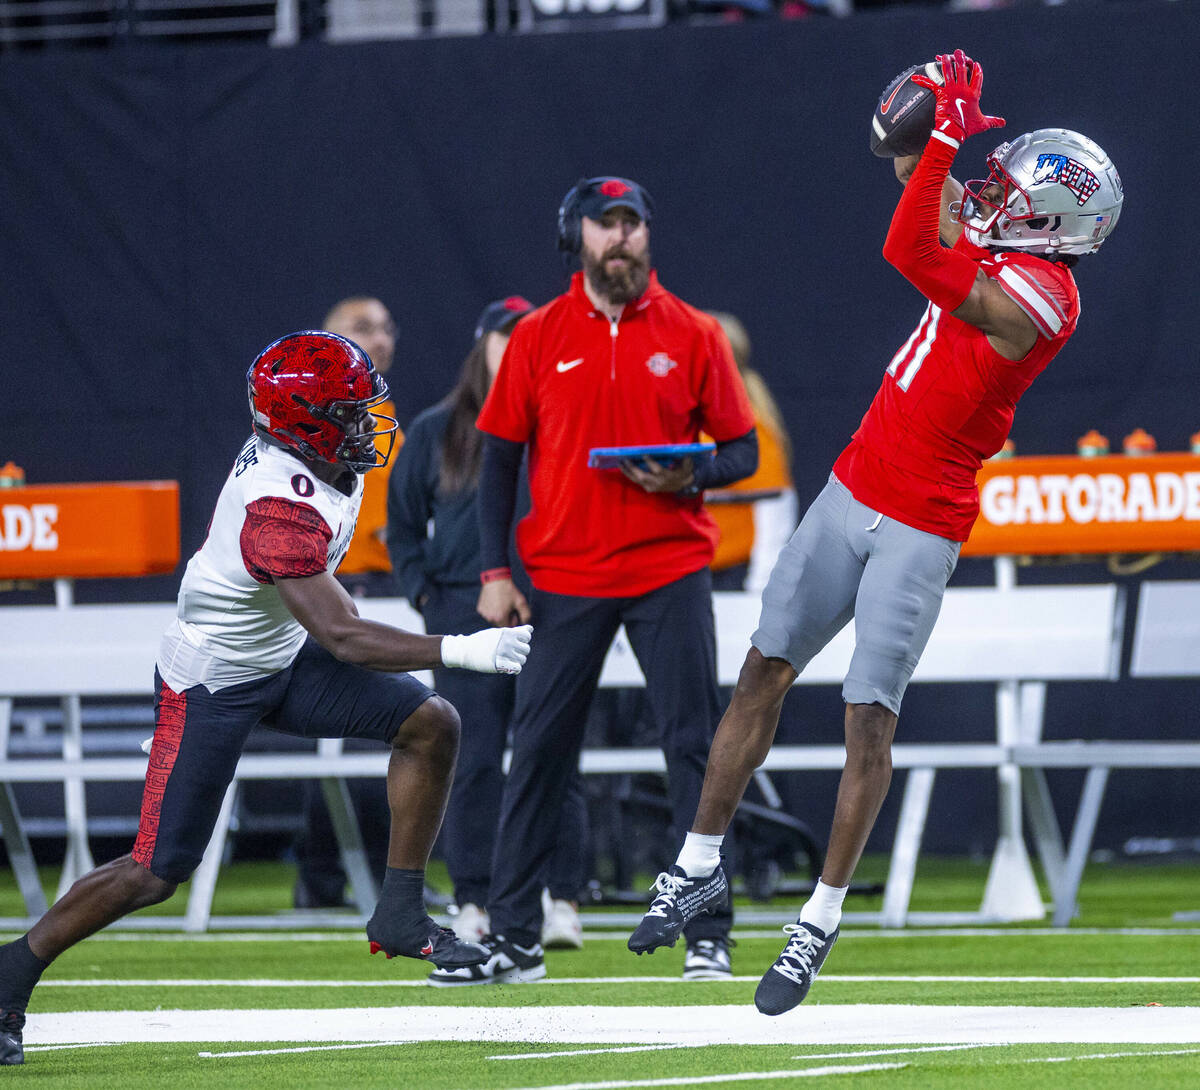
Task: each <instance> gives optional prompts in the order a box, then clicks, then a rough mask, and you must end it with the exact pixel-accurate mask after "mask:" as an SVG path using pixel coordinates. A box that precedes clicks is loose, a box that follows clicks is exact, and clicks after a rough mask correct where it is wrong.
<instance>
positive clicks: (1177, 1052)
mask: <svg viewBox="0 0 1200 1090" xmlns="http://www.w3.org/2000/svg"><path fill="white" fill-rule="evenodd" d="M1198 1053H1200V1048H1158V1049H1155V1050H1154V1051H1152V1052H1092V1053H1090V1054H1089V1055H1087V1056H1038V1057H1035V1058H1034V1059H1031V1060H1021V1061H1020V1062H1021V1063H1025V1064H1067V1063H1074V1062H1075V1061H1076V1060H1119V1059H1126V1058H1130V1057H1134V1056H1136V1057H1138V1058H1139V1059H1140V1058H1141V1057H1142V1056H1194V1055H1196V1054H1198Z"/></svg>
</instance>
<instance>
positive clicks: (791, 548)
mask: <svg viewBox="0 0 1200 1090" xmlns="http://www.w3.org/2000/svg"><path fill="white" fill-rule="evenodd" d="M960 548H961V546H960V544H959V543H958V542H956V541H950V540H949V539H947V538H943V537H938V536H937V535H936V534H930V533H926V532H925V531H923V530H916V529H914V528H913V527H911V526H906V525H905V524H904V523H902V522H897V521H896V520H895V519H892V518H888V517H887V516H885V515H881V514H880V513H879V512H878V511H874V510H872V509H871V508H870V507H867V506H865V505H864V504H861V503H859V502H858V501H857V500H856V499H855V498H854V497H853V496H852V495H851V494H850V491H849V489H847V488H846V486H845V485H843V484H842V483H841V481H839V480H838V479H837V478H836V477H834V476H832V475H831V476H830V478H829V483H828V484H826V486H825V487H824V489H822V491H821V493H820V495H818V496H817V498H816V499H815V500H814V501H813V503H812V505H811V506H810V507H809V509H808V511H807V512H806V513H805V515H804V518H803V520H802V521H801V523H800V525H799V527H797V529H796V532H795V533H794V534H793V535H792V538H791V540H790V541H789V542H788V543H787V545H785V546H784V548H783V550H782V551H781V552H780V554H779V559H778V560H777V561H776V562H775V568H774V570H773V571H772V572H771V577H770V579H769V580H768V581H767V586H766V588H765V590H764V591H763V606H762V615H761V616H760V618H759V626H758V629H757V630H756V631H755V633H754V635H753V636H752V637H751V640H750V642H751V643H752V644H753V645H754V646H755V647H757V648H758V650H759V651H761V652H762V653H763V654H764V655H766V656H767V657H768V658H781V659H785V660H787V662H789V663H790V664H791V665H792V666H793V667H794V668H795V669H796V671H797V672H800V673H802V672H803V671H804V668H805V667H806V666H807V665H808V663H809V661H810V660H811V659H812V658H813V656H814V655H816V654H817V652H818V651H820V650H821V649H822V648H823V647H824V646H825V645H826V644H827V643H828V642H829V641H830V640H831V639H833V637H834V636H836V635H837V633H838V632H839V631H840V630H841V629H842V627H843V626H844V625H845V624H846V623H847V622H848V621H849V620H850V618H852V617H853V618H854V638H855V648H854V655H853V657H852V658H851V660H850V669H849V672H848V673H847V674H846V680H845V682H844V684H843V685H842V699H843V700H845V701H846V703H848V704H876V703H877V704H882V705H883V706H884V707H885V708H887V709H889V710H890V711H892V712H893V713H895V714H897V715H898V714H899V713H900V701H901V700H902V699H903V697H904V690H905V688H907V686H908V682H909V679H910V678H911V677H912V673H913V670H915V669H916V666H917V660H918V659H919V658H920V657H921V652H922V651H924V650H925V644H926V643H927V642H928V640H929V634H930V633H931V632H932V631H933V625H934V622H935V621H936V620H937V615H938V611H939V610H940V609H941V605H942V595H943V593H944V592H945V589H946V582H947V581H948V580H949V578H950V576H951V574H952V573H953V572H954V567H955V565H956V564H957V563H958V553H959V550H960Z"/></svg>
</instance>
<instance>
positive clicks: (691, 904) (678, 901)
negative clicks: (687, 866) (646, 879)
mask: <svg viewBox="0 0 1200 1090" xmlns="http://www.w3.org/2000/svg"><path fill="white" fill-rule="evenodd" d="M651 888H652V889H657V890H658V896H657V897H655V898H654V900H653V901H652V902H651V904H650V907H649V909H647V911H646V915H645V916H643V917H642V922H641V923H640V924H638V925H637V929H636V930H635V931H634V933H633V934H632V935H630V936H629V943H628V945H629V949H630V950H632V951H633V952H634V953H635V954H648V953H653V952H654V951H655V950H657V949H658V948H659V947H660V946H674V945H675V943H676V942H677V941H678V939H679V935H680V933H681V932H682V931H683V929H684V927H685V926H686V925H687V923H688V922H689V921H690V920H694V919H695V918H696V917H697V916H699V915H700V914H701V913H702V912H713V911H715V910H716V909H718V908H720V907H721V906H722V905H724V904H725V903H726V902H727V901H728V899H729V883H728V882H727V881H726V879H725V870H724V868H723V867H722V866H721V865H720V864H719V863H718V864H717V869H716V870H715V871H713V872H712V874H710V875H709V876H708V877H707V878H689V877H688V876H687V875H686V874H685V873H684V872H683V871H682V870H681V869H680V868H679V867H677V866H672V867H671V869H670V870H669V871H666V872H664V873H663V874H660V875H659V876H658V878H656V879H655V881H654V885H653V886H652V887H651Z"/></svg>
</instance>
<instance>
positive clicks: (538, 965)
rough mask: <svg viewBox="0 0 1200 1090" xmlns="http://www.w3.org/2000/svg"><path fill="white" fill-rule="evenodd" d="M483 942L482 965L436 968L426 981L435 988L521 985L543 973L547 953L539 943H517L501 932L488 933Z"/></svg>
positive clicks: (540, 976) (544, 972)
mask: <svg viewBox="0 0 1200 1090" xmlns="http://www.w3.org/2000/svg"><path fill="white" fill-rule="evenodd" d="M483 945H484V948H485V949H486V950H487V952H488V957H487V960H486V961H485V962H484V963H483V964H482V965H468V966H464V967H463V968H461V969H451V968H449V967H439V968H437V969H435V970H434V971H433V972H432V973H430V974H429V983H430V984H432V985H433V986H434V987H435V988H462V987H467V986H470V985H472V984H520V983H525V982H527V981H533V980H541V979H542V977H544V976H545V975H546V955H545V952H544V951H543V950H542V944H541V943H539V942H535V943H533V944H532V945H531V946H520V945H518V944H517V943H515V942H510V941H509V940H508V939H506V938H505V937H504V936H503V935H488V936H487V938H485V939H484V940H483Z"/></svg>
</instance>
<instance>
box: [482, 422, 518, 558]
mask: <svg viewBox="0 0 1200 1090" xmlns="http://www.w3.org/2000/svg"><path fill="white" fill-rule="evenodd" d="M524 450H525V444H524V443H514V442H511V441H509V440H507V439H498V438H497V437H496V436H494V435H484V437H483V462H482V464H481V466H480V469H479V553H480V570H481V571H490V570H491V569H493V568H507V567H509V559H508V536H509V532H510V531H511V530H512V520H513V511H514V510H515V509H516V506H517V480H518V478H519V476H520V473H521V455H522V454H523V453H524Z"/></svg>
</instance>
